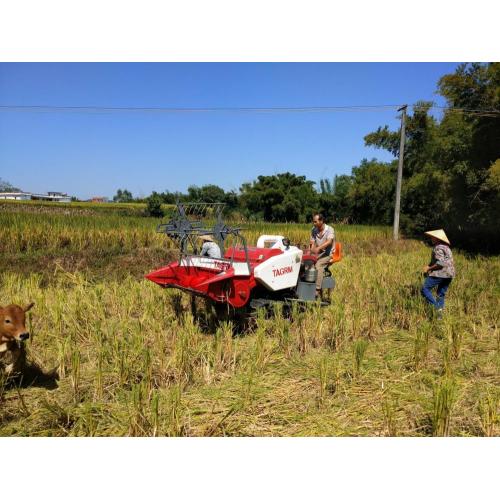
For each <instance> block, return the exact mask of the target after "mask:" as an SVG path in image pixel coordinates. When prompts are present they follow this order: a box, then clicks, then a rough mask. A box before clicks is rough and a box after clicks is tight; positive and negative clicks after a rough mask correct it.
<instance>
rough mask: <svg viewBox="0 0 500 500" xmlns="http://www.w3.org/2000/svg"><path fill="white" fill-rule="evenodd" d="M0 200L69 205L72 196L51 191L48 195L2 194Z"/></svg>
mask: <svg viewBox="0 0 500 500" xmlns="http://www.w3.org/2000/svg"><path fill="white" fill-rule="evenodd" d="M0 200H40V201H55V202H61V203H69V202H70V201H71V196H68V195H67V194H66V193H60V192H58V191H49V192H48V193H47V194H36V193H24V192H21V191H20V192H17V193H0Z"/></svg>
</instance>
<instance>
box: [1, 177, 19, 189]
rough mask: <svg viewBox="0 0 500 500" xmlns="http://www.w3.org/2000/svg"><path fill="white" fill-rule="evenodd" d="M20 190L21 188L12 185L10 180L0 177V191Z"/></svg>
mask: <svg viewBox="0 0 500 500" xmlns="http://www.w3.org/2000/svg"><path fill="white" fill-rule="evenodd" d="M21 191H22V190H21V189H19V188H17V187H14V186H13V185H12V184H11V183H10V182H8V181H5V180H3V179H2V178H1V177H0V193H19V192H21Z"/></svg>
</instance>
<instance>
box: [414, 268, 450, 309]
mask: <svg viewBox="0 0 500 500" xmlns="http://www.w3.org/2000/svg"><path fill="white" fill-rule="evenodd" d="M451 280H452V278H437V277H435V276H427V278H425V281H424V286H423V287H422V290H421V292H422V295H423V296H424V297H425V299H426V300H427V302H429V304H431V305H433V306H434V307H435V308H436V309H443V308H444V296H445V295H446V292H447V291H448V287H449V286H450V283H451ZM436 287H437V293H436V298H434V295H433V294H432V289H433V288H436Z"/></svg>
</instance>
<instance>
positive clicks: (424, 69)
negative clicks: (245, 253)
mask: <svg viewBox="0 0 500 500" xmlns="http://www.w3.org/2000/svg"><path fill="white" fill-rule="evenodd" d="M457 65H458V63H318V64H316V63H151V64H149V63H95V64H94V63H33V64H32V63H3V64H0V105H23V106H29V105H33V106H35V105H48V106H104V107H185V108H206V107H259V108H261V107H301V106H304V107H310V106H311V107H312V106H351V105H380V104H398V103H415V102H416V101H418V100H434V101H435V102H436V103H437V104H441V105H442V104H444V102H443V100H442V99H441V98H440V97H439V96H437V95H436V94H435V91H436V86H437V81H438V80H439V78H440V77H441V76H442V75H444V74H446V73H450V72H453V71H454V70H455V69H456V67H457ZM396 115H397V113H396V112H395V111H393V110H383V111H369V112H361V111H356V112H336V113H258V114H248V113H238V112H224V113H221V112H217V113H183V114H179V113H173V114H165V113H161V114H160V113H135V112H134V113H124V112H118V113H117V112H114V113H109V112H108V113H95V112H93V113H91V112H84V113H77V112H71V113H70V112H63V113H47V112H17V113H14V112H10V111H8V112H7V111H2V112H0V177H1V178H2V179H4V180H8V181H10V182H11V183H12V184H14V185H16V186H18V187H20V188H22V189H24V190H26V191H33V192H45V191H49V190H50V191H65V192H67V193H68V194H71V195H75V196H78V197H80V198H83V199H84V198H88V197H90V196H94V195H95V196H97V195H101V196H110V197H112V196H113V194H115V193H116V190H117V189H118V188H127V189H129V190H130V191H132V193H133V194H134V195H148V194H149V193H151V191H152V190H156V191H164V190H167V189H168V190H169V191H176V190H180V191H185V190H186V189H187V187H188V186H189V185H191V184H196V185H203V184H209V183H210V184H217V185H220V186H221V187H223V188H224V189H238V187H239V186H240V185H241V184H242V183H243V182H247V181H251V180H253V179H255V178H256V177H257V176H258V175H262V174H263V175H271V174H275V173H279V172H285V171H290V172H293V173H296V174H299V175H305V176H307V178H308V179H311V180H314V181H319V179H320V178H322V177H328V178H333V176H334V175H335V174H343V173H350V172H351V168H352V167H353V166H355V165H357V164H359V162H360V161H361V160H362V159H363V158H372V157H375V158H379V159H381V160H384V161H385V160H390V159H391V156H390V155H389V154H388V153H386V152H384V151H380V150H376V149H373V148H368V147H365V146H364V143H363V137H364V136H365V135H366V134H367V133H369V132H371V131H373V130H375V129H376V128H377V127H378V126H379V125H385V124H388V125H389V126H390V127H391V128H393V129H395V128H397V127H398V126H399V122H398V119H397V116H396Z"/></svg>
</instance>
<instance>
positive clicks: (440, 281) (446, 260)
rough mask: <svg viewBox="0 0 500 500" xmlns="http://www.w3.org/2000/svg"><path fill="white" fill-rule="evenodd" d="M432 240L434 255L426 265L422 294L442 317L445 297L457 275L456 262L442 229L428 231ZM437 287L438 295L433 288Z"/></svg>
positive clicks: (427, 233)
mask: <svg viewBox="0 0 500 500" xmlns="http://www.w3.org/2000/svg"><path fill="white" fill-rule="evenodd" d="M424 234H426V235H427V236H429V237H430V238H431V241H432V245H433V247H432V255H431V261H430V263H429V265H427V266H424V276H425V281H424V285H423V287H422V290H421V292H422V295H423V296H424V297H425V299H426V300H427V302H428V303H429V304H431V305H432V306H433V307H434V308H435V309H436V310H437V314H438V317H439V318H440V317H441V316H442V313H443V309H444V297H445V295H446V292H447V291H448V287H449V286H450V284H451V281H452V279H453V278H454V277H455V264H454V262H453V254H452V253H451V249H450V246H449V245H450V240H449V239H448V237H447V236H446V233H445V232H444V231H443V230H442V229H435V230H433V231H426V232H425V233H424ZM434 288H436V297H434V295H433V293H432V290H433V289H434Z"/></svg>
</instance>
